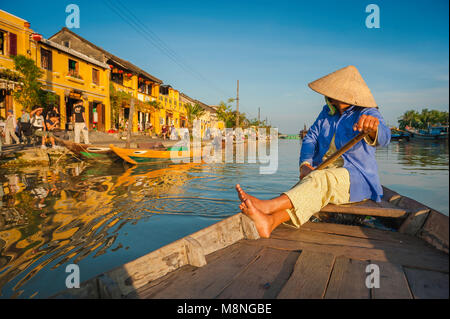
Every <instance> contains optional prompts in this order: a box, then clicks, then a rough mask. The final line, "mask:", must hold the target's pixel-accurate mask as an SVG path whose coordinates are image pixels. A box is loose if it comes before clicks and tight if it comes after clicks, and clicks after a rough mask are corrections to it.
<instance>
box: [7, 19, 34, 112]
mask: <svg viewBox="0 0 450 319" xmlns="http://www.w3.org/2000/svg"><path fill="white" fill-rule="evenodd" d="M27 23H28V22H27V21H26V20H24V19H21V18H19V17H16V16H14V15H12V14H9V13H7V12H5V11H3V10H0V29H2V30H3V31H5V32H2V33H3V34H4V42H5V50H4V52H0V68H1V69H9V70H14V61H13V60H12V59H11V58H10V57H9V55H10V48H9V43H10V42H9V38H10V34H11V33H13V34H15V35H16V36H17V54H18V55H20V54H21V55H25V56H26V57H28V58H32V59H34V58H35V49H34V48H35V46H34V43H33V41H30V40H29V37H30V35H31V34H32V33H33V30H31V29H30V28H28V27H27V26H26V24H27ZM0 81H1V79H0ZM8 95H9V97H10V96H11V92H9V93H8ZM9 97H8V98H9ZM11 99H12V98H11ZM12 106H13V110H14V114H15V116H16V117H17V116H20V108H21V107H20V105H18V104H17V103H15V101H14V100H13V99H12ZM0 116H2V117H4V118H6V109H0Z"/></svg>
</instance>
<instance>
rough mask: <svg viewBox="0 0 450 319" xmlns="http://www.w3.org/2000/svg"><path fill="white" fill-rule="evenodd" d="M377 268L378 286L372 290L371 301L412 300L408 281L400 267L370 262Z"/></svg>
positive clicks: (386, 263) (388, 263) (387, 263)
mask: <svg viewBox="0 0 450 319" xmlns="http://www.w3.org/2000/svg"><path fill="white" fill-rule="evenodd" d="M371 263H373V264H376V265H377V266H378V267H379V271H380V273H379V275H380V286H379V287H378V288H372V298H373V299H412V295H411V292H410V290H409V286H408V281H407V280H406V276H405V273H404V272H403V268H402V266H401V265H398V264H393V263H390V262H380V261H372V262H371Z"/></svg>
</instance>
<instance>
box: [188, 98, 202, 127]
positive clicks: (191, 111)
mask: <svg viewBox="0 0 450 319" xmlns="http://www.w3.org/2000/svg"><path fill="white" fill-rule="evenodd" d="M185 108H186V117H187V120H188V125H189V128H192V126H193V124H194V120H195V119H198V118H199V117H201V116H202V115H203V114H205V112H206V111H205V109H203V108H202V107H201V106H200V104H198V103H195V104H194V105H192V104H191V103H188V104H186V105H185Z"/></svg>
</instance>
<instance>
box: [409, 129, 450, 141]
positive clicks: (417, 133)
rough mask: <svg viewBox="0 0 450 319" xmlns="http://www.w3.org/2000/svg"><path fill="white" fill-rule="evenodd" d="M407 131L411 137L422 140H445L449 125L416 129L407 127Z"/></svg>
mask: <svg viewBox="0 0 450 319" xmlns="http://www.w3.org/2000/svg"><path fill="white" fill-rule="evenodd" d="M406 131H407V132H408V133H410V134H411V138H414V139H420V140H443V139H446V138H448V126H430V127H428V128H427V129H414V128H410V127H407V128H406Z"/></svg>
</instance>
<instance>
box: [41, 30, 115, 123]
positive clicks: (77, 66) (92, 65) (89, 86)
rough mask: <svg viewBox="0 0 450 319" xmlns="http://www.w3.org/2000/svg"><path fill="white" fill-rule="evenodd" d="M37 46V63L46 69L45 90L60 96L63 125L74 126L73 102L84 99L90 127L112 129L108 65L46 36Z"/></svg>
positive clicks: (58, 100)
mask: <svg viewBox="0 0 450 319" xmlns="http://www.w3.org/2000/svg"><path fill="white" fill-rule="evenodd" d="M37 46H38V50H37V52H38V63H37V64H38V65H39V66H40V67H41V68H42V69H43V70H44V78H43V80H42V81H43V84H44V89H45V90H47V91H50V92H52V93H54V94H56V95H57V96H58V99H57V104H58V105H59V110H60V114H61V128H66V129H67V128H70V124H69V123H70V122H71V121H72V119H71V118H72V115H73V104H74V103H75V102H78V101H82V102H83V106H84V108H85V116H86V121H87V122H88V128H89V129H90V130H92V129H97V130H99V131H108V130H109V129H110V128H111V126H110V123H111V109H110V101H109V72H110V71H109V67H108V65H107V64H106V63H103V62H100V61H97V60H95V59H93V58H90V57H88V56H86V55H84V54H82V53H79V52H77V51H75V50H72V49H70V48H67V47H65V46H62V45H60V44H57V43H55V42H52V41H49V40H46V39H42V40H41V41H39V42H38V43H37Z"/></svg>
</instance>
